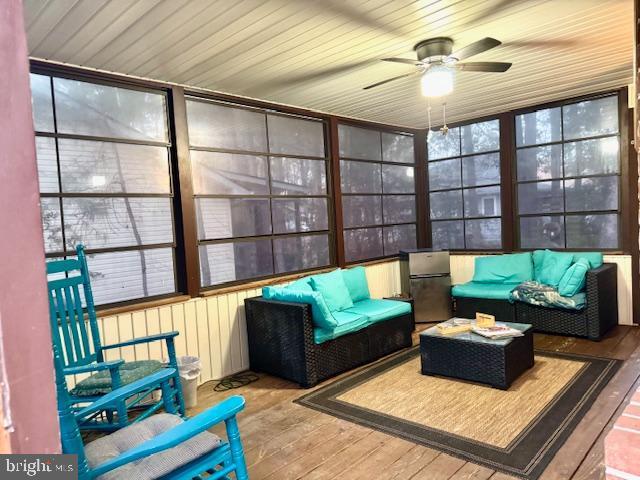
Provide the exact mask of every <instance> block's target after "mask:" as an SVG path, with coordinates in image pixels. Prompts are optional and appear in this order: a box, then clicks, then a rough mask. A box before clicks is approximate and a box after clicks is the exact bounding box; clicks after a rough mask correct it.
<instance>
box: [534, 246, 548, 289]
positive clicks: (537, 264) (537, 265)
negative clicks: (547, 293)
mask: <svg viewBox="0 0 640 480" xmlns="http://www.w3.org/2000/svg"><path fill="white" fill-rule="evenodd" d="M544 253H545V251H544V250H535V251H534V252H533V253H532V254H531V257H532V258H533V279H534V280H535V281H536V282H539V281H540V272H541V271H542V264H543V263H544Z"/></svg>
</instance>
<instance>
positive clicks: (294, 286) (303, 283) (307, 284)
mask: <svg viewBox="0 0 640 480" xmlns="http://www.w3.org/2000/svg"><path fill="white" fill-rule="evenodd" d="M287 288H290V289H291V290H301V291H303V292H313V288H312V287H311V277H302V278H299V279H298V280H296V281H295V282H291V283H290V284H289V285H287Z"/></svg>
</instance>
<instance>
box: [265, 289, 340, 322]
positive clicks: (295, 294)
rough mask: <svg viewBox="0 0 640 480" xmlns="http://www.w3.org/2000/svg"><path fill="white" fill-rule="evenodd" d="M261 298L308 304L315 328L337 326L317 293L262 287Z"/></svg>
mask: <svg viewBox="0 0 640 480" xmlns="http://www.w3.org/2000/svg"><path fill="white" fill-rule="evenodd" d="M262 297H263V298H264V299H266V300H280V301H282V302H293V303H308V304H309V305H311V317H312V320H313V324H314V325H315V326H316V327H319V328H328V329H333V328H335V327H336V326H337V325H338V322H337V321H336V319H335V318H334V316H333V314H332V313H331V311H330V310H329V307H327V304H326V302H325V301H324V298H323V297H322V295H321V294H320V293H318V292H314V291H310V292H309V291H304V290H292V289H291V288H289V287H264V288H263V289H262Z"/></svg>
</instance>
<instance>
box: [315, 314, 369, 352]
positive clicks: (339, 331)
mask: <svg viewBox="0 0 640 480" xmlns="http://www.w3.org/2000/svg"><path fill="white" fill-rule="evenodd" d="M333 315H334V317H335V319H336V322H337V325H336V326H335V327H334V328H330V329H328V328H314V329H313V341H314V342H315V343H316V344H320V343H324V342H326V341H327V340H333V339H334V338H338V337H341V336H342V335H346V334H348V333H353V332H357V331H358V330H362V329H363V328H365V327H366V326H367V325H369V320H368V319H367V317H365V316H364V315H358V314H357V313H350V312H334V314H333Z"/></svg>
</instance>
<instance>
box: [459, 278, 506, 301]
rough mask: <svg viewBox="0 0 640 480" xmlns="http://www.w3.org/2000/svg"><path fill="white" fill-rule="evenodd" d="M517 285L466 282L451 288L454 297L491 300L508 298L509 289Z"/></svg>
mask: <svg viewBox="0 0 640 480" xmlns="http://www.w3.org/2000/svg"><path fill="white" fill-rule="evenodd" d="M516 286H517V285H515V284H512V283H511V284H509V283H478V282H468V283H463V284H461V285H456V286H454V287H453V289H452V290H451V294H452V295H453V296H454V297H466V298H487V299H491V300H509V299H510V295H509V294H510V293H511V290H513V289H514V288H516Z"/></svg>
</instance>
